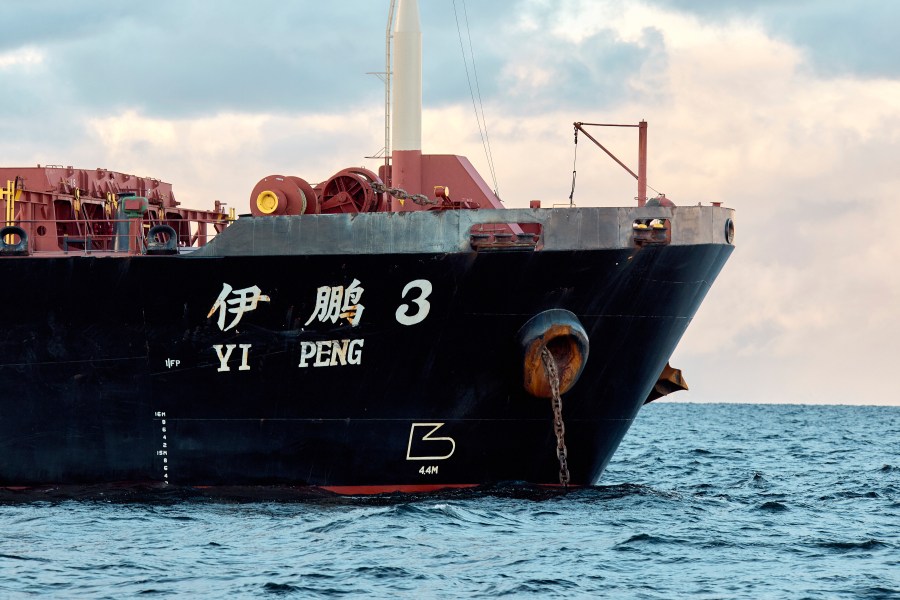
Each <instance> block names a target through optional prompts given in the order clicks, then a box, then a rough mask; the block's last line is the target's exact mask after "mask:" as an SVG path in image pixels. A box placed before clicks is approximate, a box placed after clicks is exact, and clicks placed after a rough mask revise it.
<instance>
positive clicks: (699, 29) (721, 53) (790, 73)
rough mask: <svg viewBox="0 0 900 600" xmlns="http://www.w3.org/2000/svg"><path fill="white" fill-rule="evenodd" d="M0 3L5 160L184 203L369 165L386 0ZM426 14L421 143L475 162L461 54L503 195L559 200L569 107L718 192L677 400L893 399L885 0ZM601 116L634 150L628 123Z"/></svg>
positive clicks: (526, 3)
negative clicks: (721, 239)
mask: <svg viewBox="0 0 900 600" xmlns="http://www.w3.org/2000/svg"><path fill="white" fill-rule="evenodd" d="M0 6H2V9H3V11H2V12H3V15H4V16H5V17H6V18H5V19H4V22H5V23H7V24H8V25H9V26H8V27H5V28H4V35H3V36H0V82H2V89H3V93H0V139H2V140H3V143H2V144H0V164H2V165H4V166H31V165H34V164H65V165H74V166H76V167H80V168H95V167H103V168H108V169H112V170H116V171H124V172H128V173H133V174H137V175H144V176H152V177H156V178H159V179H162V180H164V181H168V182H171V183H172V184H173V185H174V190H175V194H176V196H177V198H178V199H179V201H180V202H181V203H182V204H183V205H188V206H192V207H198V208H211V207H212V204H213V201H214V200H215V199H219V200H221V201H223V202H226V203H228V205H229V206H234V207H235V208H237V210H238V213H242V212H247V209H248V206H249V193H250V190H252V188H253V186H254V185H255V184H256V182H257V181H259V180H260V179H262V178H263V177H265V176H267V175H271V174H283V175H298V176H300V177H303V178H304V179H307V180H309V181H312V182H318V181H322V180H325V179H327V178H328V177H330V176H331V175H332V174H334V173H335V172H337V171H338V170H340V169H342V168H345V167H349V166H366V167H369V168H372V169H375V168H377V166H378V164H379V163H378V161H376V160H371V159H366V158H365V157H366V156H371V155H373V154H375V153H377V152H379V151H380V150H381V148H382V147H383V145H384V128H383V127H384V125H383V110H384V106H383V97H384V90H383V86H382V84H381V82H380V81H379V80H378V79H377V78H376V77H375V76H373V75H368V74H367V73H369V72H378V71H383V70H384V32H385V26H386V19H387V6H388V2H387V1H386V0H385V1H383V2H379V1H376V0H342V1H341V2H324V3H323V2H312V1H311V0H293V1H290V2H285V1H284V0H279V1H277V2H276V1H274V0H255V1H254V2H253V3H252V4H251V3H250V2H242V3H237V2H234V3H223V2H214V1H212V0H179V1H177V2H176V1H171V0H156V1H155V2H127V3H126V2H121V1H118V0H81V1H79V2H71V1H63V0H0ZM420 13H421V18H422V30H423V46H424V59H423V61H424V64H423V79H424V90H423V102H424V106H425V113H424V120H423V151H424V152H426V153H435V154H437V153H454V154H462V155H465V156H468V157H469V158H470V159H471V160H472V162H473V163H474V164H475V166H476V168H478V170H479V171H480V172H481V173H482V174H483V175H484V176H485V178H486V179H488V180H489V181H490V179H489V171H490V169H489V167H488V163H487V160H486V158H485V151H484V149H483V145H482V141H481V140H482V137H481V135H480V134H479V130H478V126H477V124H476V118H475V113H474V110H473V101H472V96H471V92H470V85H469V83H468V81H467V72H466V64H468V77H469V78H473V76H474V74H475V73H477V90H478V91H480V96H481V106H482V107H483V114H484V117H485V122H486V125H487V135H488V139H489V140H490V152H491V155H492V156H493V159H494V166H495V171H496V175H497V187H498V189H499V192H500V196H501V197H502V198H503V200H504V202H505V204H506V205H507V206H508V207H522V206H527V205H528V201H529V200H532V199H541V200H542V201H543V202H544V206H548V205H551V204H553V203H560V202H567V200H568V195H569V191H570V187H571V179H572V170H573V161H574V159H575V155H574V145H573V143H572V142H573V140H572V123H573V122H574V121H584V122H618V123H637V122H638V121H640V120H641V119H644V120H646V121H647V122H648V123H649V144H648V145H649V155H650V160H649V168H648V179H649V183H650V185H651V186H652V187H653V188H654V189H656V190H658V191H660V192H665V193H666V195H667V196H668V197H670V198H672V199H673V200H674V201H675V202H676V204H685V205H689V204H696V203H697V202H702V203H709V202H713V201H715V202H724V204H725V205H726V206H729V207H731V208H734V209H735V210H736V211H737V214H736V218H735V222H736V229H737V233H736V238H735V243H736V249H735V251H734V253H733V255H732V258H731V259H730V261H729V262H728V264H727V265H726V266H725V269H724V270H723V272H722V274H721V275H720V277H719V279H718V280H717V282H716V283H715V285H714V286H713V288H712V290H711V291H710V293H709V295H708V296H707V299H706V301H705V302H704V304H703V305H702V306H701V308H700V310H699V312H698V314H697V316H696V317H695V319H694V322H693V323H692V324H691V326H690V328H689V329H688V332H687V333H686V334H685V337H684V339H683V340H682V343H681V345H680V346H679V347H678V349H677V350H676V351H675V354H674V355H673V357H672V361H671V362H672V364H673V366H676V367H679V368H681V369H683V371H684V373H685V377H686V379H687V381H688V384H689V385H690V387H691V391H689V392H681V393H679V394H677V395H675V396H672V397H671V398H672V399H673V400H678V401H691V402H766V403H769V402H777V403H825V404H886V405H892V406H900V391H897V390H896V389H895V388H894V385H893V381H892V379H891V373H892V371H893V369H894V368H898V358H900V351H898V349H897V348H898V344H900V318H898V317H897V310H898V308H897V307H898V306H900V268H898V266H897V262H896V261H897V258H898V254H900V253H898V251H897V242H896V241H895V240H897V239H900V201H898V200H897V199H895V198H894V197H893V196H894V194H897V193H898V190H900V168H898V161H900V36H897V35H896V31H895V30H896V24H897V23H900V3H898V2H884V1H881V0H858V1H857V2H853V3H850V2H846V0H757V1H755V2H744V1H737V0H735V1H731V2H729V1H727V0H645V1H633V0H624V1H606V0H492V1H491V2H489V3H488V2H472V1H469V2H467V3H465V4H464V3H463V0H456V13H454V2H453V0H420ZM457 22H459V24H460V28H459V29H458V28H457ZM467 24H468V30H467V28H466V25H467ZM469 36H471V44H470V41H469ZM461 38H462V43H461ZM461 47H462V49H461ZM463 50H465V52H466V54H467V55H468V56H469V62H468V63H466V62H464V59H463ZM470 50H471V52H470ZM472 56H474V68H473V63H472ZM472 85H473V86H474V85H475V80H474V79H472ZM597 135H599V137H600V140H601V141H602V142H603V143H604V145H607V147H609V148H610V149H611V150H612V151H613V152H615V153H616V154H617V155H619V156H620V157H621V158H622V159H623V160H625V162H626V163H629V164H630V165H632V168H634V166H635V165H636V162H637V159H636V154H637V151H636V149H637V140H636V134H635V133H634V130H630V129H624V130H600V131H598V132H597ZM578 150H579V151H578V154H577V161H576V162H574V164H575V168H576V169H577V170H578V179H577V186H576V189H575V195H574V200H575V202H576V204H577V205H578V206H627V205H630V204H632V203H633V198H634V196H635V194H636V189H635V184H634V180H633V179H632V178H630V176H628V174H627V173H625V172H624V171H622V170H621V169H620V168H619V167H618V166H617V165H615V164H614V163H612V161H610V160H609V159H608V158H606V157H605V155H603V154H602V153H601V152H600V151H599V149H596V148H592V147H591V146H590V145H588V144H584V143H582V144H579V147H578Z"/></svg>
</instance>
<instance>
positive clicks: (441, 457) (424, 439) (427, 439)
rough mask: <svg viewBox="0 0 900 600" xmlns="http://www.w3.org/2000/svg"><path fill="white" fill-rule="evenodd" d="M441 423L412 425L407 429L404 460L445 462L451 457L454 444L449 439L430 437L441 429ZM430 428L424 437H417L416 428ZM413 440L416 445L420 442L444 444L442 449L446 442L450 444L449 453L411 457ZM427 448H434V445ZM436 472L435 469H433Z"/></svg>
mask: <svg viewBox="0 0 900 600" xmlns="http://www.w3.org/2000/svg"><path fill="white" fill-rule="evenodd" d="M443 426H444V424H443V423H413V424H412V425H411V426H410V428H409V443H408V444H407V446H406V460H446V459H448V458H450V457H451V456H453V453H454V452H456V442H455V441H454V440H453V438H451V437H432V436H431V434H433V433H434V432H436V431H437V430H438V429H440V428H441V427H443ZM425 427H430V428H431V429H429V431H428V433H426V434H425V435H421V437H417V435H416V429H417V428H425ZM413 440H415V441H416V442H417V443H420V442H444V443H445V445H444V447H445V448H446V442H450V452H449V453H447V454H444V455H439V456H413V453H412V446H413ZM429 448H434V444H432V445H431V446H429ZM435 470H436V469H435Z"/></svg>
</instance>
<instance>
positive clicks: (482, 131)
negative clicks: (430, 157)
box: [453, 0, 500, 198]
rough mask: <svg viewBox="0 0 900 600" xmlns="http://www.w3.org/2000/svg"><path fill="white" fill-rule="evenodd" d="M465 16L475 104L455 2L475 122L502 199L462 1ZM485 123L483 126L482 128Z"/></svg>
mask: <svg viewBox="0 0 900 600" xmlns="http://www.w3.org/2000/svg"><path fill="white" fill-rule="evenodd" d="M462 5H463V14H464V16H465V21H466V35H467V36H468V38H469V54H470V55H471V57H472V72H473V73H474V76H475V88H476V89H477V90H478V103H477V104H476V102H475V91H474V90H473V89H472V79H471V78H470V77H469V61H468V58H467V57H466V50H465V46H464V45H463V39H462V29H461V28H460V25H459V13H458V12H457V10H456V0H453V16H454V18H455V19H456V32H457V34H458V36H459V49H460V51H461V52H462V55H463V65H464V66H465V68H466V81H467V82H468V84H469V94H470V95H471V97H472V108H473V109H474V110H475V122H476V123H477V124H478V134H479V135H480V136H481V146H482V148H484V156H485V158H487V161H488V169H489V170H490V172H491V180H492V181H493V183H494V195H495V196H497V197H498V198H499V197H500V189H499V187H498V186H497V172H496V171H495V169H494V156H493V153H492V152H491V140H490V137H489V136H488V131H487V121H486V120H485V118H484V104H483V103H482V101H481V86H480V85H479V84H478V70H477V69H476V68H475V51H474V50H473V49H472V32H471V30H470V28H469V13H468V10H467V9H466V0H462ZM479 106H481V114H480V115H479V113H478V107H479ZM482 123H483V126H482Z"/></svg>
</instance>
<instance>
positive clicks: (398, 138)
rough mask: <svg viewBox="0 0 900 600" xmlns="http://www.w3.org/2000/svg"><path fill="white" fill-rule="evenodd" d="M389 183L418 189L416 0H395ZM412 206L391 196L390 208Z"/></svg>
mask: <svg viewBox="0 0 900 600" xmlns="http://www.w3.org/2000/svg"><path fill="white" fill-rule="evenodd" d="M393 37H394V44H393V46H394V51H393V62H394V65H393V68H392V69H391V80H392V86H391V87H392V88H393V90H392V95H393V110H392V111H391V118H392V120H391V130H392V131H391V133H392V138H393V139H392V142H391V160H392V162H393V166H392V167H391V186H392V187H395V188H400V189H402V190H405V191H406V192H407V193H408V194H410V195H412V194H420V193H422V30H421V28H420V27H419V5H418V3H417V0H398V6H397V20H396V22H395V24H394V36H393ZM412 208H413V207H412V206H411V205H407V204H406V203H404V202H403V201H401V200H398V199H397V198H396V197H394V198H393V199H392V200H391V210H393V211H395V212H396V211H402V210H410V209H412Z"/></svg>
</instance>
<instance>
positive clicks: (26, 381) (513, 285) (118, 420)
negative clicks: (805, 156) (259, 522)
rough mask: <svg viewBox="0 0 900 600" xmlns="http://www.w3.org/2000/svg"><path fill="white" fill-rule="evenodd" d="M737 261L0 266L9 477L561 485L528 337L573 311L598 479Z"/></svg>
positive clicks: (272, 260)
mask: <svg viewBox="0 0 900 600" xmlns="http://www.w3.org/2000/svg"><path fill="white" fill-rule="evenodd" d="M226 233H228V230H226ZM223 237H224V234H223ZM731 250H732V247H731V246H730V245H729V244H723V243H714V242H705V243H691V244H671V245H649V246H644V247H640V248H638V247H635V246H633V245H631V246H629V247H610V248H576V249H570V250H564V249H553V248H552V247H550V248H545V249H543V250H541V251H522V250H521V249H518V250H517V249H511V250H508V251H496V252H475V251H471V250H470V251H460V252H446V251H440V252H418V253H416V252H404V253H354V252H351V251H345V252H342V253H335V254H321V253H314V254H284V255H276V254H265V253H264V252H265V250H260V251H259V252H262V253H256V254H246V255H227V253H225V254H226V255H216V254H215V253H200V252H195V253H193V254H185V255H173V256H136V257H110V256H90V255H81V256H65V257H64V256H59V257H40V258H37V257H17V258H15V259H0V280H2V281H4V282H6V283H7V286H8V287H7V293H6V294H5V299H4V301H3V312H2V315H0V321H2V327H0V383H2V386H3V387H2V390H3V391H2V396H0V397H2V400H0V404H2V407H0V411H2V412H0V486H4V487H29V486H42V485H69V484H71V485H93V484H112V483H140V484H146V483H150V484H159V485H177V486H181V485H183V486H245V485H251V486H258V485H291V486H317V487H322V488H325V489H328V490H332V491H337V492H346V493H359V492H378V491H390V490H410V491H412V490H427V489H435V488H440V487H448V486H450V487H452V486H467V485H478V484H485V483H492V482H501V481H523V482H530V483H536V484H550V485H552V484H556V483H558V473H559V464H558V460H557V456H556V444H557V440H556V437H555V435H554V431H553V427H552V419H553V414H552V411H551V406H550V402H549V401H548V400H545V399H540V398H535V397H532V396H531V395H529V394H528V393H527V392H526V391H525V390H524V389H523V385H522V351H521V348H520V346H519V344H518V342H517V337H516V336H517V332H518V331H519V330H520V329H521V328H522V326H523V324H525V323H526V322H527V321H528V320H529V319H530V318H531V317H533V316H534V315H536V314H538V313H541V312H542V311H546V310H548V309H554V308H559V309H565V310H567V311H571V312H572V313H574V315H576V317H577V318H578V320H580V322H581V323H582V324H583V326H584V329H585V331H586V332H587V334H588V337H589V341H590V353H589V357H588V359H587V361H586V363H585V366H584V371H583V372H582V374H581V376H580V378H579V380H578V382H577V383H576V384H575V385H574V387H573V388H572V389H571V391H569V392H568V393H566V394H565V395H564V396H563V416H564V419H565V427H566V434H565V442H566V445H567V448H568V467H569V469H570V473H571V483H572V484H575V485H588V484H593V483H594V482H596V481H597V479H598V478H599V476H600V474H601V473H602V471H603V469H604V467H605V466H606V464H607V463H608V461H609V459H610V457H611V456H612V454H613V452H614V451H615V449H616V447H617V446H618V444H619V442H620V441H621V439H622V437H623V436H624V435H625V433H626V431H627V430H628V428H629V426H630V424H631V422H632V420H633V419H634V417H635V415H636V414H637V412H638V411H639V409H640V407H641V406H642V404H643V403H644V401H645V399H646V398H647V395H648V393H649V391H650V389H651V388H652V386H653V385H654V383H655V382H656V378H657V376H658V375H659V373H660V371H661V370H662V368H663V367H664V365H665V364H666V362H667V360H668V358H669V357H670V355H671V353H672V351H673V350H674V349H675V346H676V345H677V343H678V341H679V340H680V338H681V336H682V334H683V333H684V331H685V329H686V328H687V326H688V324H689V323H690V321H691V319H692V317H693V316H694V314H695V312H696V311H697V309H698V307H699V305H700V303H701V301H702V299H703V298H704V296H705V294H706V292H707V291H708V289H709V286H710V285H711V283H712V281H713V280H714V279H715V277H716V275H717V274H718V272H719V270H720V269H721V268H722V266H723V264H724V263H725V261H726V260H727V258H728V256H729V255H730V253H731Z"/></svg>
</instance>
